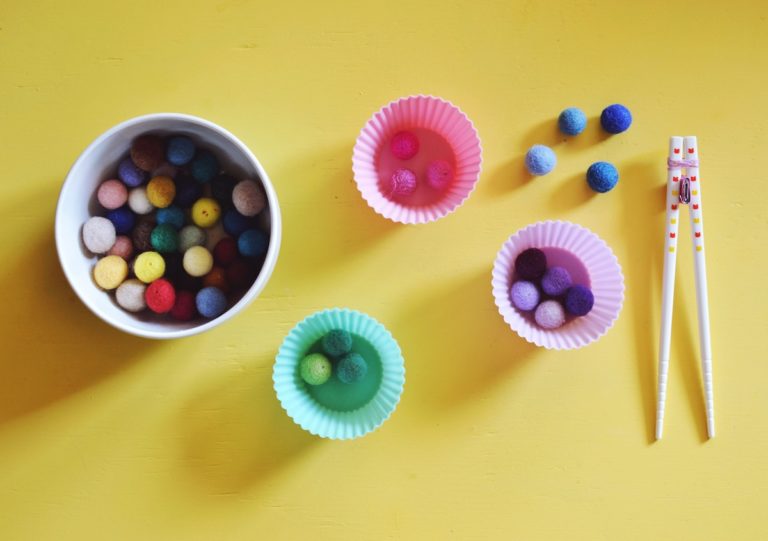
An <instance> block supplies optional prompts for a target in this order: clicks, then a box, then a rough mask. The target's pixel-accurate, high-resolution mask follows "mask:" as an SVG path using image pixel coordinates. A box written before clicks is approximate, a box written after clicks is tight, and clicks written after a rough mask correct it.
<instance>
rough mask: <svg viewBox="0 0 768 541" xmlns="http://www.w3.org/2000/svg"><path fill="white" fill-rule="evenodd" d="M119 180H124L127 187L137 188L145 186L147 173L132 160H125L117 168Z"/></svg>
mask: <svg viewBox="0 0 768 541" xmlns="http://www.w3.org/2000/svg"><path fill="white" fill-rule="evenodd" d="M117 178H119V179H120V180H122V181H123V182H124V183H125V185H126V186H129V187H131V188H135V187H136V186H139V185H141V184H144V181H146V180H147V172H146V171H143V170H141V169H140V168H139V167H137V166H136V164H135V163H133V160H131V159H130V158H125V159H123V160H122V161H121V162H120V164H119V165H118V166H117Z"/></svg>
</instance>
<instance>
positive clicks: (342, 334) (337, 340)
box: [320, 329, 352, 357]
mask: <svg viewBox="0 0 768 541" xmlns="http://www.w3.org/2000/svg"><path fill="white" fill-rule="evenodd" d="M320 345H321V346H322V348H323V351H324V352H325V353H326V355H330V356H331V357H340V356H342V355H346V354H347V353H349V352H350V351H352V335H351V334H350V333H349V332H348V331H345V330H343V329H333V330H330V331H328V332H327V333H325V334H324V335H323V337H322V338H321V339H320Z"/></svg>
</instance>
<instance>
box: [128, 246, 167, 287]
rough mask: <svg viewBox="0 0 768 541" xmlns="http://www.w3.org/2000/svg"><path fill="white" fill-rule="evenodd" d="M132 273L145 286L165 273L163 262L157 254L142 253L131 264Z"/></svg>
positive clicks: (161, 257)
mask: <svg viewBox="0 0 768 541" xmlns="http://www.w3.org/2000/svg"><path fill="white" fill-rule="evenodd" d="M133 273H134V274H135V275H136V278H138V279H139V280H141V281H142V282H144V283H145V284H148V283H150V282H154V281H155V280H157V279H158V278H161V277H162V276H163V274H164V273H165V260H164V259H163V256H161V255H160V254H158V253H157V252H143V253H141V254H139V255H138V257H137V258H136V260H135V261H134V262H133Z"/></svg>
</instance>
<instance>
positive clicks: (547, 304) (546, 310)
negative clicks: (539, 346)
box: [533, 300, 565, 329]
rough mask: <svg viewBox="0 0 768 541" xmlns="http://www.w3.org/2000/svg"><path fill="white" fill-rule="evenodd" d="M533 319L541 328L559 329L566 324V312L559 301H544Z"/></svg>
mask: <svg viewBox="0 0 768 541" xmlns="http://www.w3.org/2000/svg"><path fill="white" fill-rule="evenodd" d="M533 317H534V319H535V320H536V323H538V325H539V327H542V328H544V329H557V328H558V327H560V326H562V325H563V323H565V310H563V306H562V305H561V304H560V303H559V302H557V301H554V300H549V301H544V302H542V303H541V304H540V305H539V306H538V308H536V313H535V314H534V316H533Z"/></svg>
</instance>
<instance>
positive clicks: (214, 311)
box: [195, 287, 227, 319]
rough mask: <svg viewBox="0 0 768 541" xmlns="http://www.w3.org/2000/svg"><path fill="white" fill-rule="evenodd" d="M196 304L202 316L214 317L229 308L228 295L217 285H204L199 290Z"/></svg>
mask: <svg viewBox="0 0 768 541" xmlns="http://www.w3.org/2000/svg"><path fill="white" fill-rule="evenodd" d="M195 306H196V307H197V311H198V312H199V313H200V315H201V316H203V317H207V318H209V319H213V318H215V317H219V316H220V315H221V314H223V313H224V312H226V310H227V296H226V295H224V292H223V291H221V290H220V289H219V288H216V287H204V288H203V289H201V290H200V291H198V292H197V296H196V297H195Z"/></svg>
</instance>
